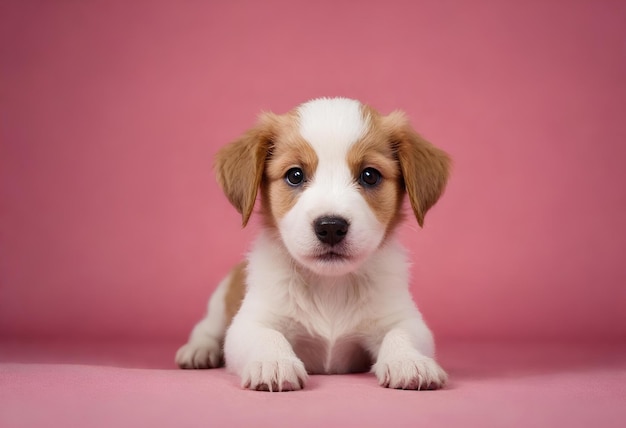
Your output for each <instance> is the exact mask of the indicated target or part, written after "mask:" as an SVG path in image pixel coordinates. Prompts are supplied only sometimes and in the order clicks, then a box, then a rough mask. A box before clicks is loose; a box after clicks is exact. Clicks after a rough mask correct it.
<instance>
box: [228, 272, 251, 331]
mask: <svg viewBox="0 0 626 428" xmlns="http://www.w3.org/2000/svg"><path fill="white" fill-rule="evenodd" d="M247 265H248V263H247V262H245V261H244V262H241V263H239V264H238V265H237V266H235V267H234V268H233V269H232V271H231V279H230V283H229V284H228V289H227V290H226V294H225V296H224V304H225V307H226V310H225V313H226V319H227V320H228V321H227V324H228V325H230V322H231V321H232V319H233V317H234V316H235V315H236V314H237V312H238V311H239V308H240V307H241V302H242V300H243V296H244V295H245V293H246V268H247Z"/></svg>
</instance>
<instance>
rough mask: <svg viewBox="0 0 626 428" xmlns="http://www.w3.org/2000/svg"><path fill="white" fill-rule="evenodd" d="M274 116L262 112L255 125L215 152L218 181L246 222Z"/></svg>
mask: <svg viewBox="0 0 626 428" xmlns="http://www.w3.org/2000/svg"><path fill="white" fill-rule="evenodd" d="M275 118H276V116H275V115H273V114H271V113H264V114H263V115H261V117H260V118H259V122H258V123H257V125H256V126H255V127H253V128H251V129H249V130H248V131H246V133H245V134H243V135H242V136H241V137H239V138H238V139H237V140H235V141H233V142H232V143H230V144H228V145H227V146H225V147H223V148H222V149H220V150H219V151H218V152H217V155H216V156H215V171H216V174H217V181H218V183H219V185H220V186H221V187H222V190H223V191H224V194H226V197H227V198H228V200H229V201H230V203H231V204H233V206H234V207H235V208H236V209H237V211H239V213H240V214H241V217H242V224H243V226H244V227H245V225H246V224H248V220H249V219H250V215H251V214H252V209H253V208H254V203H255V201H256V195H257V191H258V190H259V186H260V185H261V179H262V178H263V169H264V167H265V159H266V157H267V154H268V151H269V150H270V147H271V144H272V138H273V136H274V123H275V121H276V120H275Z"/></svg>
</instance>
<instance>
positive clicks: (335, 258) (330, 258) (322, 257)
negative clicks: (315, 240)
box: [313, 250, 350, 262]
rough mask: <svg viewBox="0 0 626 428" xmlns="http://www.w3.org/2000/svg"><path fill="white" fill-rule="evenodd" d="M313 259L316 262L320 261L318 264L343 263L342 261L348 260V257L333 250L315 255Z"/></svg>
mask: <svg viewBox="0 0 626 428" xmlns="http://www.w3.org/2000/svg"><path fill="white" fill-rule="evenodd" d="M313 258H314V259H315V260H316V261H320V262H344V261H349V260H350V256H348V255H347V254H344V253H341V252H337V251H333V250H329V251H326V252H323V253H320V254H316V255H315V256H313Z"/></svg>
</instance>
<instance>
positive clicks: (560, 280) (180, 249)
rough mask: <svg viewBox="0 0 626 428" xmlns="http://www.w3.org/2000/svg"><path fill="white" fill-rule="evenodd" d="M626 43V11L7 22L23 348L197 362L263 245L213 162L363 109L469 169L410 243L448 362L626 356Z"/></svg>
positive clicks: (185, 12)
mask: <svg viewBox="0 0 626 428" xmlns="http://www.w3.org/2000/svg"><path fill="white" fill-rule="evenodd" d="M296 3H297V4H296ZM565 5H566V6H565ZM625 22H626V6H625V3H624V2H618V1H613V2H611V1H586V2H583V1H571V2H558V1H519V2H503V1H433V2H425V1H406V2H402V1H385V2H373V1H372V2H368V1H364V2H337V1H326V0H324V1H315V2H313V1H311V2H290V1H270V2H256V1H248V2H227V1H223V2H217V1H216V2H204V3H200V2H160V1H159V2H157V1H154V2H145V3H142V2H110V1H101V2H98V1H93V2H69V1H68V2H63V1H59V2H37V3H34V2H33V3H31V2H28V1H26V2H18V1H15V2H3V3H2V4H1V5H0V335H1V336H3V337H5V338H72V339H93V338H96V339H98V338H102V339H104V338H121V339H131V338H133V339H146V340H152V339H174V340H177V341H183V340H184V339H185V338H186V336H187V334H188V332H189V330H190V328H191V326H192V324H193V323H194V322H195V321H197V320H198V319H199V317H200V316H201V315H202V312H203V310H204V307H205V304H206V300H207V297H208V295H209V294H210V292H211V290H212V289H213V288H214V286H215V284H216V282H217V281H218V280H219V279H220V278H221V277H222V276H223V275H224V274H225V273H226V272H227V269H228V268H229V267H230V266H231V265H232V264H234V263H236V262H237V261H238V260H239V259H240V258H241V256H242V254H243V253H244V252H245V250H246V248H247V247H248V245H249V243H250V241H251V239H252V237H253V236H254V232H255V228H256V226H255V225H253V226H252V227H250V228H248V229H245V230H243V231H241V230H240V218H239V217H238V215H237V214H236V212H235V210H234V209H233V208H232V207H230V206H229V205H228V203H227V201H226V199H225V198H224V197H223V195H222V194H221V192H220V191H219V189H218V187H217V184H216V183H215V180H214V177H213V174H212V172H211V164H212V156H213V154H214V153H215V151H216V150H217V149H218V148H219V147H221V146H222V145H224V144H225V143H227V142H228V141H230V140H231V139H233V138H235V137H236V136H237V135H238V134H240V133H241V132H243V131H244V130H245V129H246V128H247V127H248V126H250V125H251V124H252V123H253V121H254V120H255V115H256V114H257V113H258V112H259V111H260V110H262V109H268V110H272V111H275V112H285V111H287V110H289V109H291V108H292V107H294V106H295V105H297V104H299V103H301V102H303V101H306V100H308V99H310V98H313V97H318V96H335V95H341V96H348V97H353V98H357V99H360V100H362V101H364V102H366V103H369V104H371V105H373V106H375V107H376V108H378V109H379V110H381V111H383V112H389V111H391V110H393V109H402V110H405V111H406V112H407V113H408V115H409V116H410V117H411V118H412V121H413V123H414V124H415V126H416V127H417V128H418V129H419V130H420V131H421V132H422V133H423V134H424V135H425V136H426V137H428V138H429V139H430V140H431V141H433V142H434V143H436V144H437V145H439V146H440V147H442V148H444V149H445V150H447V151H448V152H449V153H450V154H451V155H452V156H453V158H454V160H455V169H454V174H453V177H452V180H451V182H450V184H449V187H448V190H447V192H446V194H445V196H444V197H443V199H442V200H441V201H440V203H439V204H438V205H437V206H436V207H435V208H434V209H433V210H432V212H431V213H430V214H429V215H428V216H427V217H426V225H425V228H424V229H423V230H419V229H418V227H417V225H416V222H415V221H410V222H408V223H407V226H406V228H405V229H404V230H403V231H402V238H403V240H404V242H405V243H406V244H407V245H408V247H409V248H410V250H411V253H412V257H413V259H414V261H415V264H414V267H413V277H414V284H413V290H414V292H415V293H414V294H415V296H416V298H417V299H418V301H419V303H420V307H421V309H422V311H423V312H424V314H425V316H426V318H427V320H428V321H429V323H430V325H431V326H432V327H433V329H434V330H435V333H436V334H437V337H438V338H439V339H441V340H445V339H455V338H456V339H458V338H473V339H502V338H507V339H508V338H513V339H524V338H535V339H547V340H550V339H555V338H562V339H567V340H583V339H585V340H586V339H603V340H618V339H623V338H624V337H626V311H625V309H624V308H625V307H626V267H625V266H626V260H625V258H626V256H625V255H626V226H625V222H626V167H625V166H624V162H625V159H626V44H625V40H626V26H625V25H624V23H625Z"/></svg>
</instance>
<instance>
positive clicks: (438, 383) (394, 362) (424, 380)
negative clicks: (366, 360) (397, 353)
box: [372, 355, 448, 390]
mask: <svg viewBox="0 0 626 428" xmlns="http://www.w3.org/2000/svg"><path fill="white" fill-rule="evenodd" d="M372 371H373V372H374V374H375V375H376V377H377V378H378V383H379V384H380V385H381V386H384V387H385V388H395V389H417V390H420V389H439V388H441V387H442V386H443V385H445V383H446V381H447V380H448V375H447V374H446V372H445V371H444V370H443V369H442V368H441V367H439V364H437V362H436V361H435V360H433V359H432V358H429V357H425V356H423V355H414V356H410V357H405V358H397V359H388V360H385V361H378V362H377V363H376V364H374V367H372Z"/></svg>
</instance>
